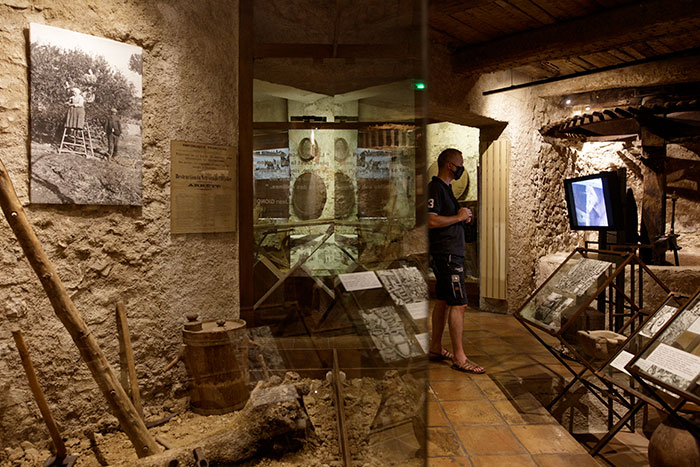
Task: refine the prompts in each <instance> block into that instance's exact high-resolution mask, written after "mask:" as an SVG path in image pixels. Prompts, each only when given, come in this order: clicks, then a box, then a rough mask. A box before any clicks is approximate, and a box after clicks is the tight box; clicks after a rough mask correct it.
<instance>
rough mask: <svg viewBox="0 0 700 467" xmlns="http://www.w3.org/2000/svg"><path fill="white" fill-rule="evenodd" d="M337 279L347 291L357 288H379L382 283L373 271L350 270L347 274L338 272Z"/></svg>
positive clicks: (353, 290)
mask: <svg viewBox="0 0 700 467" xmlns="http://www.w3.org/2000/svg"><path fill="white" fill-rule="evenodd" d="M338 279H340V282H341V283H342V284H343V287H345V290H347V291H348V292H355V291H357V290H368V289H379V288H381V286H382V283H381V282H379V278H377V275H376V274H375V273H374V271H365V272H352V273H349V274H338Z"/></svg>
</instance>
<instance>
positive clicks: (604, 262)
mask: <svg viewBox="0 0 700 467" xmlns="http://www.w3.org/2000/svg"><path fill="white" fill-rule="evenodd" d="M645 287H647V288H649V287H657V288H658V289H659V290H661V291H663V295H664V296H667V294H668V293H669V292H670V291H669V289H668V288H667V287H666V286H665V285H664V284H663V283H662V282H661V281H660V280H659V279H658V278H657V277H656V275H655V274H654V273H653V272H652V271H651V270H649V268H648V267H647V266H646V265H645V264H644V263H643V262H642V261H641V260H640V259H639V257H637V255H635V254H634V253H631V252H619V251H608V250H596V249H591V248H577V249H575V250H574V251H573V252H572V253H571V254H570V255H569V256H567V258H566V259H565V260H564V261H563V262H562V263H561V264H560V265H559V267H558V268H557V269H556V270H555V271H554V272H553V273H552V274H551V275H550V276H549V277H548V278H547V279H546V280H545V281H544V283H543V284H542V285H541V286H540V287H538V288H537V290H535V292H534V293H533V294H532V295H531V296H530V297H529V298H528V299H527V300H526V302H525V303H524V304H523V305H522V307H521V308H520V309H519V310H518V311H517V312H516V314H515V317H516V318H517V319H518V320H519V321H520V322H521V323H522V324H523V326H525V328H526V329H527V330H528V331H529V332H530V333H531V334H532V335H533V336H534V337H535V338H536V339H537V340H538V341H539V342H540V343H541V344H542V345H543V346H544V347H545V348H546V349H547V350H548V351H549V352H550V353H551V354H552V355H553V356H554V357H555V358H556V359H557V360H558V361H559V362H560V363H561V364H562V365H563V366H564V367H565V368H566V369H567V370H568V371H569V372H570V373H571V374H572V375H573V379H572V380H571V381H570V382H569V383H568V384H566V385H565V386H564V388H563V389H562V390H561V391H560V392H559V393H558V394H557V395H556V396H555V397H554V399H552V401H551V402H550V403H549V404H548V405H547V406H546V408H547V410H551V409H552V408H553V407H554V406H555V405H556V404H557V403H558V402H559V401H560V400H562V398H563V397H564V396H565V395H566V394H567V393H568V392H569V391H571V390H572V388H573V387H574V386H575V385H576V383H580V384H581V385H582V386H584V387H585V388H586V389H587V390H588V391H589V392H590V394H591V395H593V396H594V397H595V398H596V399H597V400H598V401H599V402H600V403H601V404H603V406H605V407H607V410H608V430H609V431H608V433H606V435H605V436H604V437H603V438H602V439H601V440H600V441H599V442H598V443H597V444H596V445H595V446H593V447H592V448H591V449H590V452H591V454H592V455H595V454H597V453H598V452H599V451H600V450H601V449H602V448H603V447H604V446H605V444H606V443H607V442H608V441H609V440H610V439H612V437H613V436H614V434H615V433H616V432H617V431H618V430H619V429H620V427H622V426H624V425H625V424H626V423H628V421H629V420H630V418H631V417H632V416H634V414H635V413H636V412H638V411H639V409H640V408H641V405H640V404H639V402H638V401H637V400H636V399H635V398H637V399H638V398H639V397H638V395H635V394H633V393H630V392H628V391H626V390H625V388H624V387H620V386H619V385H616V384H614V383H613V382H612V381H609V380H608V379H606V378H604V377H603V375H602V374H601V373H600V370H601V369H602V368H604V367H605V365H606V364H607V363H609V361H610V359H609V356H610V355H611V354H614V353H616V352H617V350H618V349H619V348H620V347H624V345H625V344H626V343H627V342H628V340H629V338H630V335H631V334H633V333H634V332H635V330H636V329H638V328H639V326H640V325H641V323H642V320H643V318H644V316H645V312H644V311H643V305H644V296H645V294H644V288H645ZM538 331H539V332H540V333H541V332H544V333H546V334H549V335H550V336H552V337H555V338H556V339H557V340H558V341H559V344H560V346H559V347H558V348H555V347H554V346H553V345H551V344H549V343H547V342H546V341H545V340H543V339H542V337H541V336H540V335H539V334H538ZM591 331H594V332H593V333H591ZM591 336H593V337H591ZM596 339H597V340H596ZM572 361H573V362H575V363H576V364H578V365H580V366H582V369H580V370H577V369H575V368H574V367H573V366H572V364H571V362H572ZM618 389H620V390H621V391H620V390H618ZM615 403H617V404H620V405H622V407H624V408H625V409H626V412H625V414H620V413H618V411H617V410H616V408H615V405H614V404H615ZM615 418H617V419H618V420H619V421H618V422H617V424H615V423H614V421H615ZM620 421H621V422H620ZM618 425H619V426H618Z"/></svg>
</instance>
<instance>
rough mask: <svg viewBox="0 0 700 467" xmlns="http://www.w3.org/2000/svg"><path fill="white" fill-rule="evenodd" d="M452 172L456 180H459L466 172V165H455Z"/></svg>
mask: <svg viewBox="0 0 700 467" xmlns="http://www.w3.org/2000/svg"><path fill="white" fill-rule="evenodd" d="M452 173H453V174H454V177H455V180H459V178H460V177H461V176H462V174H463V173H464V166H462V167H459V166H455V171H454V172H452Z"/></svg>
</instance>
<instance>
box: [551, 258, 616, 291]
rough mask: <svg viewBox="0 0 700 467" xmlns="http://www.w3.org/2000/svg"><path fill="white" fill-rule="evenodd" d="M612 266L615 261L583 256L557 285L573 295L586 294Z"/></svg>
mask: <svg viewBox="0 0 700 467" xmlns="http://www.w3.org/2000/svg"><path fill="white" fill-rule="evenodd" d="M612 266H613V263H610V262H608V261H599V260H597V259H590V258H583V259H581V260H580V261H579V262H578V263H576V265H575V266H574V267H573V268H571V269H570V270H569V272H567V273H566V274H564V275H563V276H562V277H561V278H560V279H559V281H558V282H557V284H556V286H555V287H556V288H557V289H559V290H561V291H563V292H566V293H569V294H572V295H576V296H581V295H584V294H585V293H586V292H587V291H588V289H590V288H591V287H592V286H594V285H595V284H596V283H597V281H598V279H599V278H601V276H602V275H603V274H604V273H606V272H607V271H608V270H609V269H610V268H611V267H612Z"/></svg>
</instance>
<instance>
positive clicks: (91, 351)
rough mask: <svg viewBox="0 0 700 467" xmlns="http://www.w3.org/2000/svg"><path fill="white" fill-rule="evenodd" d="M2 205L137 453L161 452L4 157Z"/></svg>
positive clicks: (0, 175)
mask: <svg viewBox="0 0 700 467" xmlns="http://www.w3.org/2000/svg"><path fill="white" fill-rule="evenodd" d="M0 206H1V207H2V211H3V213H4V214H5V218H6V219H7V221H8V222H9V224H10V227H11V228H12V231H13V232H14V233H15V236H16V237H17V240H18V241H19V244H20V246H21V247H22V250H23V251H24V254H25V256H26V257H27V260H28V261H29V264H30V265H31V266H32V268H33V269H34V272H35V273H36V274H37V276H39V280H40V281H41V285H42V286H43V287H44V291H45V292H46V295H47V296H48V298H49V300H50V301H51V305H52V307H53V309H54V312H55V313H56V316H57V317H58V319H59V320H61V322H62V323H63V325H64V326H65V328H66V329H67V330H68V332H69V333H70V335H71V337H72V338H73V342H75V345H76V346H77V347H78V350H79V351H80V356H81V357H82V359H83V360H84V361H85V363H86V364H87V366H88V368H89V369H90V372H91V373H92V376H93V378H94V379H95V382H96V383H97V385H98V387H99V388H100V390H101V391H102V394H103V395H104V396H105V398H106V399H107V402H108V404H109V406H110V408H111V410H112V413H113V414H114V415H115V416H116V417H117V419H118V420H119V423H120V425H121V427H122V429H123V430H124V432H125V433H126V435H127V436H128V437H129V440H131V443H132V444H133V445H134V448H135V449H136V454H137V455H138V456H139V457H145V456H150V455H151V454H155V453H157V452H160V451H161V449H160V447H159V446H158V444H157V443H156V441H155V439H154V438H153V437H152V436H151V434H150V433H149V432H148V429H147V428H146V425H145V424H144V422H143V420H142V419H141V417H140V416H139V413H138V412H137V411H136V409H135V408H134V405H133V404H132V403H131V400H129V396H127V395H126V392H125V391H124V389H123V388H122V386H121V384H119V380H118V379H117V377H116V376H115V374H114V371H113V370H112V367H111V366H110V364H109V362H108V361H107V358H106V357H105V356H104V354H103V353H102V349H101V348H100V346H99V345H98V344H97V340H96V339H95V337H94V336H93V335H92V333H90V330H89V329H88V327H87V325H86V324H85V320H84V319H83V317H82V315H81V314H80V312H78V310H77V309H76V308H75V305H74V304H73V301H72V300H71V299H70V297H69V296H68V293H67V292H66V289H65V287H64V286H63V283H62V282H61V279H60V278H59V277H58V274H57V272H56V269H55V268H54V267H53V264H52V263H51V261H50V260H49V258H48V256H47V255H46V252H45V251H44V249H43V248H42V246H41V243H40V242H39V239H38V238H37V236H36V234H35V233H34V230H33V229H32V227H31V225H30V224H29V220H28V219H27V216H26V215H25V213H24V209H22V204H21V203H20V201H19V199H18V198H17V193H16V192H15V189H14V186H13V185H12V181H11V180H10V177H9V175H8V173H7V170H6V169H5V165H4V164H3V163H2V161H0Z"/></svg>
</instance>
